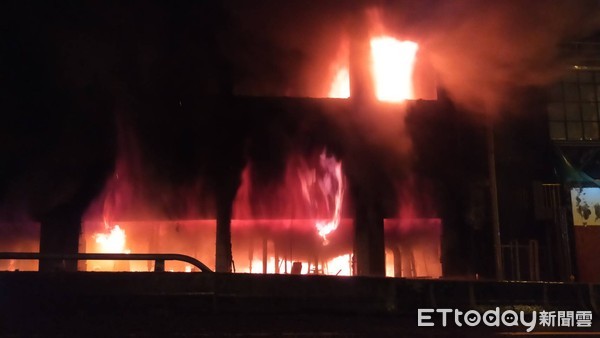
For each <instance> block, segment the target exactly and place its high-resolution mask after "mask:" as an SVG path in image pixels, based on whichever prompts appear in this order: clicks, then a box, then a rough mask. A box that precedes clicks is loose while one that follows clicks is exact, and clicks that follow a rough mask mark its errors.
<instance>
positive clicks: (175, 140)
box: [0, 6, 442, 278]
mask: <svg viewBox="0 0 600 338" xmlns="http://www.w3.org/2000/svg"><path fill="white" fill-rule="evenodd" d="M241 7H242V8H243V7H244V6H241ZM234 13H235V11H234ZM233 15H234V16H235V14H233ZM343 17H345V19H344V20H341V21H340V20H338V21H337V22H335V21H332V22H324V25H323V27H328V28H327V29H325V31H326V32H328V34H324V35H323V36H327V38H323V37H319V38H317V37H316V36H317V35H315V44H316V45H317V48H313V47H309V48H308V52H307V55H312V56H315V55H317V56H318V57H314V58H308V61H303V62H302V63H299V64H293V65H291V66H289V67H288V70H291V73H292V76H296V77H297V78H295V79H293V80H291V81H287V79H286V78H285V77H284V78H281V77H275V80H273V78H269V76H267V75H265V74H264V73H265V72H262V73H263V74H260V75H258V77H259V79H258V81H259V82H261V81H262V83H267V84H269V83H271V84H272V83H276V84H277V86H273V85H264V86H256V85H253V84H252V83H251V82H248V81H249V80H248V78H252V77H253V76H254V75H253V74H254V73H253V72H255V71H258V72H260V69H261V67H263V65H262V60H258V59H255V60H254V64H253V65H252V66H247V64H246V63H247V62H248V60H247V58H248V56H246V55H242V56H240V57H239V58H238V59H235V58H234V57H233V56H232V55H233V54H236V55H237V54H240V53H237V52H236V48H239V47H238V46H234V47H231V46H230V45H228V44H227V41H230V40H227V39H225V42H224V43H223V45H222V46H219V47H218V48H216V47H215V46H213V45H210V43H212V42H210V40H208V41H209V42H201V43H208V44H209V45H210V46H209V47H211V48H209V49H213V50H214V49H220V50H221V52H222V53H223V55H225V57H223V58H224V59H229V60H230V62H231V64H232V66H231V68H227V66H223V65H222V64H221V65H220V66H219V67H217V68H216V71H215V70H214V69H212V70H211V71H212V72H217V75H216V76H215V77H214V79H216V80H215V81H214V83H212V84H209V85H206V84H205V83H200V84H198V85H196V87H197V89H198V90H199V92H201V93H204V94H201V95H199V94H197V93H195V92H193V91H191V90H190V88H183V87H182V88H167V87H168V86H167V85H166V83H168V82H169V76H170V75H169V74H164V73H161V74H162V75H161V76H162V78H160V77H159V78H160V81H159V82H160V83H161V84H154V82H150V84H148V85H145V86H146V87H141V88H143V89H140V91H141V92H142V93H144V95H146V97H148V98H149V99H148V100H146V101H147V102H145V103H144V102H143V101H136V100H134V99H131V100H129V101H128V100H126V99H123V100H117V101H116V102H115V108H113V109H114V110H115V111H125V113H119V114H116V115H117V116H116V119H115V120H116V122H115V124H114V128H113V126H112V125H111V123H109V122H107V124H106V128H108V129H110V128H113V129H112V130H113V133H112V134H110V133H108V134H107V135H108V136H107V139H108V138H110V136H113V137H114V141H106V142H105V143H102V144H101V145H100V147H105V146H106V148H107V149H113V150H111V151H112V153H110V152H108V153H107V154H106V158H108V159H110V160H107V161H105V162H106V163H105V164H104V166H101V167H100V168H99V169H97V172H96V171H93V172H90V173H86V172H85V170H82V171H81V172H78V174H77V175H79V176H77V178H76V179H79V178H81V180H80V181H78V182H79V183H76V184H75V185H77V184H80V185H79V187H73V189H74V190H73V191H76V190H77V189H79V190H77V191H79V192H76V193H75V195H73V196H71V197H69V196H70V195H69V194H70V193H71V192H67V193H65V194H64V196H63V195H60V196H59V197H60V198H63V197H64V198H63V200H53V201H52V202H51V203H49V204H46V203H45V202H43V201H42V199H41V198H40V199H39V200H34V201H32V202H31V203H29V202H30V201H28V202H27V203H29V205H27V208H31V209H32V210H34V211H33V212H31V213H30V214H32V215H33V216H32V217H31V218H32V219H35V220H36V221H32V222H31V223H32V224H34V225H32V226H31V227H28V229H29V230H27V232H28V233H27V234H23V236H22V237H24V238H25V237H26V238H28V239H27V240H21V239H19V240H18V241H19V242H21V243H23V244H21V245H17V246H15V245H14V243H15V242H17V241H11V242H10V245H9V244H8V241H7V242H5V243H2V244H1V245H2V250H7V251H38V249H39V251H41V252H73V251H78V252H82V253H167V252H170V253H181V254H186V255H189V256H192V257H195V258H197V259H199V260H201V261H202V262H204V263H206V264H207V265H208V266H210V267H212V268H214V269H216V270H217V271H234V272H243V273H283V274H286V273H294V274H328V275H383V274H386V275H388V276H402V277H431V278H437V277H440V276H441V275H442V267H441V261H440V255H441V235H442V221H441V218H440V217H439V215H438V213H437V212H436V210H435V207H433V205H434V204H435V203H434V198H430V197H428V195H430V194H431V193H433V192H430V191H428V190H430V187H428V185H427V184H422V183H423V182H425V181H426V179H425V178H424V177H420V176H419V175H418V173H416V172H414V170H412V169H411V166H410V158H411V140H410V136H409V135H408V132H407V131H406V130H405V125H404V120H405V117H406V115H407V114H408V113H409V112H410V111H411V110H415V106H416V104H415V103H414V102H416V101H415V100H417V99H419V100H421V99H426V100H431V99H435V98H436V95H437V94H436V84H435V81H433V80H432V79H433V76H432V74H433V71H432V70H431V69H430V66H429V64H428V62H429V61H428V56H427V52H426V48H422V47H421V46H419V44H418V42H416V41H412V40H411V39H409V38H407V37H406V36H404V35H399V34H397V31H394V30H392V29H387V28H386V25H385V24H384V22H383V19H381V18H380V16H379V14H378V11H377V10H373V9H364V8H361V9H356V8H351V9H350V10H347V11H345V12H344V14H343ZM155 19H156V18H155ZM157 20H158V19H157ZM241 21H243V19H242V20H241ZM159 22H160V20H159ZM340 22H343V24H341V23H340ZM255 26H257V27H258V26H260V25H259V24H256V25H255ZM330 27H334V28H330ZM340 27H342V28H341V29H339V28H340ZM203 29H205V30H208V31H209V32H208V33H206V34H211V33H210V29H212V28H206V27H204V28H203ZM200 30H201V29H200ZM200 30H199V31H200ZM258 30H260V28H258ZM332 30H333V31H336V34H330V33H331V31H332ZM271 32H272V33H270V34H272V35H273V34H274V35H275V36H276V37H275V38H274V39H275V40H277V39H278V37H277V31H273V30H271ZM294 34H297V33H290V32H287V33H285V34H284V35H287V37H286V39H288V40H290V41H292V42H288V43H292V44H293V43H300V44H302V43H303V41H302V40H301V39H295V38H293V37H294ZM295 40H299V41H295ZM199 41H205V40H199ZM323 41H325V42H323ZM324 43H325V44H326V45H327V47H326V48H320V47H323V46H325V44H324ZM305 45H306V46H309V45H310V44H305ZM203 46H204V45H203ZM204 47H206V46H204ZM173 48H175V49H177V48H184V49H185V48H187V47H186V46H175V47H173ZM315 49H316V50H319V52H318V53H317V52H315V51H314V50H315ZM321 50H322V52H321ZM221 52H215V53H216V54H215V55H213V56H210V57H208V60H209V61H211V60H212V61H214V60H213V59H219V60H220V57H221V56H223V55H222V54H219V53H221ZM194 53H196V54H194ZM198 53H199V52H198V51H195V50H194V51H193V52H192V53H191V54H190V55H187V54H186V53H181V55H185V57H183V60H181V62H182V63H185V62H188V61H190V60H191V59H193V58H194V57H198V55H200V54H198ZM311 53H312V54H311ZM273 55H274V56H275V57H278V56H279V55H281V54H280V53H279V51H274V52H273ZM200 57H201V58H202V57H204V62H205V63H206V60H207V59H206V57H205V56H200ZM211 57H212V58H213V59H211ZM309 61H310V62H309ZM149 62H150V61H149ZM294 62H295V61H294ZM204 66H205V65H204V64H202V62H198V66H195V65H193V66H192V67H191V68H190V69H196V68H199V69H204V68H203V67H204ZM246 66H247V67H246ZM296 66H297V67H296ZM169 67H171V68H169V69H179V68H177V67H176V66H175V65H170V66H169ZM173 67H174V68H173ZM243 67H246V68H247V69H248V70H247V72H246V73H247V74H246V73H245V74H242V73H239V69H240V68H243ZM157 68H158V67H157ZM236 71H238V73H239V74H242V75H239V74H235V72H236ZM209 73H210V72H209ZM232 73H234V75H232V76H231V78H229V77H228V76H230V75H231V74H232ZM177 74H180V73H177ZM182 74H185V72H181V74H180V75H182ZM207 74H208V73H207ZM300 74H302V75H300ZM196 75H197V74H195V73H194V74H191V75H190V77H191V78H193V77H194V76H196ZM213 75H214V74H213ZM238 75H239V76H238ZM206 78H207V76H206V75H202V76H199V77H197V78H196V79H206ZM232 79H233V80H232ZM265 79H266V80H265ZM65 81H70V80H69V79H68V78H67V79H65ZM209 82H210V81H209ZM282 83H285V85H282ZM153 86H154V87H153ZM211 86H212V87H211ZM112 90H116V91H119V90H122V88H117V89H114V88H113V89H112ZM109 95H110V94H109ZM154 98H156V99H154ZM173 99H174V101H173ZM82 102H83V103H80V104H81V105H83V107H84V109H88V110H91V111H93V112H94V114H96V115H97V116H101V115H102V114H103V108H101V107H100V106H98V105H96V103H97V102H96V101H94V100H91V99H90V100H88V101H85V100H84V99H82ZM173 102H175V105H173ZM159 110H161V111H169V114H167V115H170V114H171V113H172V114H173V115H170V116H165V115H160V114H154V115H153V114H151V113H147V114H146V113H145V112H144V111H159ZM130 111H135V113H128V112H130ZM214 112H217V113H214ZM96 115H93V116H96ZM98 119H100V120H102V121H105V120H106V119H104V117H102V118H101V117H98ZM106 121H108V120H106ZM90 128H92V129H93V128H94V127H92V124H90ZM85 133H86V131H85V130H84V129H82V130H81V131H80V132H79V133H78V134H77V135H79V136H82V135H84V134H85ZM157 135H160V136H157ZM82 137H83V136H82ZM64 142H69V141H68V140H65V141H64ZM111 142H112V143H111ZM71 144H76V142H71ZM85 152H87V153H89V156H91V157H90V158H92V157H94V156H95V155H94V149H85ZM157 154H158V155H157ZM100 158H103V157H100ZM181 158H185V160H183V161H182V160H181ZM69 160H70V159H68V158H66V159H65V163H66V164H65V165H67V164H68V163H70V162H69ZM93 161H100V160H98V159H96V158H94V160H90V161H89V162H90V163H92V162H93ZM85 163H87V162H85ZM110 163H113V165H112V166H111V165H110ZM109 167H112V169H110V170H105V169H107V168H109ZM56 169H57V170H61V166H60V165H57V167H56ZM102 170H105V171H106V172H111V174H110V175H108V178H107V179H106V180H102V182H103V183H102V184H100V185H99V184H96V183H93V181H94V179H89V180H88V179H87V178H85V177H83V176H85V175H88V174H89V175H96V179H95V181H100V180H98V179H97V177H102V174H101V171H102ZM64 175H65V177H66V176H68V175H67V171H65V172H64ZM42 176H43V175H42ZM80 176H81V177H80ZM90 182H92V183H90ZM425 183H426V182H425ZM56 184H59V183H56ZM40 186H42V187H43V188H42V189H45V190H44V193H47V194H48V195H52V194H53V189H54V188H52V184H46V185H44V184H42V185H40ZM79 193H81V195H78V194H79ZM40 195H43V194H40ZM27 203H26V204H27ZM36 203H37V204H36ZM75 220H81V222H79V221H75ZM40 224H41V227H40ZM65 224H68V225H65ZM40 229H41V230H40ZM79 229H80V230H79ZM73 233H80V236H79V237H78V239H77V240H76V239H75V238H73ZM66 234H69V235H66ZM38 236H39V237H40V238H41V241H39V242H38V241H36V240H33V241H31V240H29V238H35V237H38ZM75 242H77V243H78V245H77V248H75V247H74V246H73V243H75ZM25 243H27V244H25ZM69 243H70V244H69ZM215 253H216V254H215ZM0 264H2V265H0V268H1V269H7V270H35V269H37V268H38V266H37V263H35V262H27V261H23V262H13V261H10V262H0ZM151 265H152V262H120V261H119V262H102V261H87V262H80V263H79V265H78V269H80V270H85V271H149V270H152V266H151ZM39 268H40V270H42V269H45V268H44V267H43V262H42V264H41V265H40V266H39ZM166 269H167V270H170V271H191V270H192V268H191V267H190V266H188V265H185V264H184V263H176V262H174V263H172V264H171V265H167V267H166Z"/></svg>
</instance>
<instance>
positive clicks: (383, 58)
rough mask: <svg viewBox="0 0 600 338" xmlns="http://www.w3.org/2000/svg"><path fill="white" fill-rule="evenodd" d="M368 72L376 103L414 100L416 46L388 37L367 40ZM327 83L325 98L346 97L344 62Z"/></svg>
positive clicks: (346, 79) (346, 67) (346, 78)
mask: <svg viewBox="0 0 600 338" xmlns="http://www.w3.org/2000/svg"><path fill="white" fill-rule="evenodd" d="M370 45H371V61H372V65H371V66H372V67H371V72H372V76H373V82H374V85H375V88H374V89H375V96H376V97H377V99H378V100H379V101H386V102H401V101H404V100H407V99H414V98H415V95H414V90H413V68H414V64H415V60H416V53H417V50H418V49H419V45H418V44H417V43H415V42H412V41H400V40H397V39H395V38H392V37H389V36H379V37H375V38H372V39H371V42H370ZM340 65H341V66H338V68H337V70H336V72H335V75H334V77H333V79H332V81H331V87H330V89H329V95H328V96H329V97H332V98H348V97H350V75H349V71H348V66H347V60H344V61H343V62H340Z"/></svg>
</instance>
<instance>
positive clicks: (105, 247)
mask: <svg viewBox="0 0 600 338" xmlns="http://www.w3.org/2000/svg"><path fill="white" fill-rule="evenodd" d="M94 237H95V238H96V243H98V244H99V245H100V251H101V252H103V253H129V252H130V251H129V250H126V249H125V238H126V236H125V231H124V230H123V229H121V227H119V226H118V225H115V226H114V228H112V230H110V232H109V233H108V234H95V235H94Z"/></svg>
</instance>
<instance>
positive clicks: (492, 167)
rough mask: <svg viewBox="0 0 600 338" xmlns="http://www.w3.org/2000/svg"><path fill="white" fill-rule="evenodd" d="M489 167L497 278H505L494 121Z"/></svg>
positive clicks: (489, 134) (490, 127)
mask: <svg viewBox="0 0 600 338" xmlns="http://www.w3.org/2000/svg"><path fill="white" fill-rule="evenodd" d="M487 147H488V167H489V168H488V169H489V180H490V197H491V198H490V201H491V208H492V229H493V230H492V231H493V236H494V253H495V256H496V257H495V258H496V259H495V261H496V279H497V280H503V279H504V266H503V264H502V241H501V237H500V214H499V212H498V184H497V182H496V153H495V147H494V123H493V122H492V121H490V123H489V124H488V125H487Z"/></svg>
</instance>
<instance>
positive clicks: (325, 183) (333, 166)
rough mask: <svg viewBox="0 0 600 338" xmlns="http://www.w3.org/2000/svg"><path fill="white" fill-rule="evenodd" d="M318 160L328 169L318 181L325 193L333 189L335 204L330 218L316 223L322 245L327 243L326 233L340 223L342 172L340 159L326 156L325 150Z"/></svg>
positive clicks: (342, 196) (329, 193)
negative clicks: (320, 180)
mask: <svg viewBox="0 0 600 338" xmlns="http://www.w3.org/2000/svg"><path fill="white" fill-rule="evenodd" d="M320 162H321V166H322V167H323V168H325V169H327V171H328V173H327V175H325V177H324V179H323V180H322V182H320V183H321V184H320V186H321V189H322V190H323V192H324V194H325V195H331V194H333V192H334V191H335V197H334V204H335V206H334V210H333V217H332V219H331V220H329V221H322V220H319V221H317V223H316V227H317V232H318V233H319V236H321V237H322V238H323V245H327V244H329V241H328V240H327V235H328V234H330V233H331V232H332V231H335V230H336V229H337V227H338V225H339V223H340V217H341V214H342V205H343V202H344V177H343V174H342V162H341V161H339V162H338V161H336V160H335V158H333V157H327V155H326V154H325V152H323V153H322V154H321V158H320ZM334 183H335V184H334Z"/></svg>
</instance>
